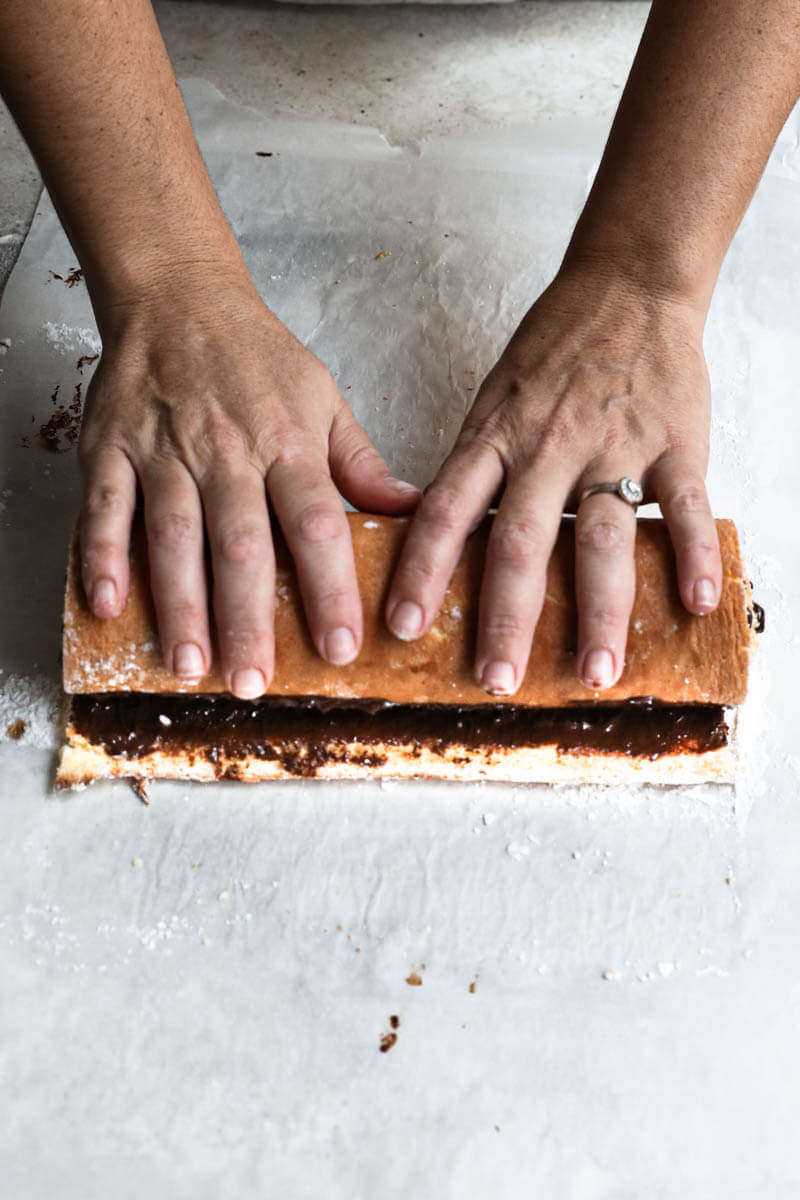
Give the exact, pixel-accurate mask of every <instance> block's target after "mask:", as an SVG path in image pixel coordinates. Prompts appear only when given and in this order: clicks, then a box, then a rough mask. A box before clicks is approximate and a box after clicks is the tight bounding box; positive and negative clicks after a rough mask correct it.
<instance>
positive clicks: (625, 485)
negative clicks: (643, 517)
mask: <svg viewBox="0 0 800 1200" xmlns="http://www.w3.org/2000/svg"><path fill="white" fill-rule="evenodd" d="M598 492H611V493H612V494H613V495H614V496H619V498H620V500H624V501H625V503H626V504H630V506H631V508H638V507H639V505H640V504H641V503H642V501H643V500H644V489H643V488H642V485H641V484H640V483H637V482H636V480H635V479H631V477H630V476H629V475H623V476H622V479H618V480H617V481H616V483H593V484H592V485H591V487H588V488H585V489H584V490H583V491H582V492H581V498H580V500H579V501H578V505H581V504H583V502H584V500H586V499H588V497H589V496H596V495H597V494H598Z"/></svg>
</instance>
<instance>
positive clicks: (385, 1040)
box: [381, 1033, 397, 1054]
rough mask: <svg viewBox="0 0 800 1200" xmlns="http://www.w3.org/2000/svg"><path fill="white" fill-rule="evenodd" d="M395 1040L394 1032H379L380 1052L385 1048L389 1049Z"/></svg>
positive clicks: (383, 1051)
mask: <svg viewBox="0 0 800 1200" xmlns="http://www.w3.org/2000/svg"><path fill="white" fill-rule="evenodd" d="M396 1041H397V1034H396V1033H382V1034H381V1054H385V1053H386V1051H387V1050H391V1048H392V1046H393V1045H394V1044H395V1042H396Z"/></svg>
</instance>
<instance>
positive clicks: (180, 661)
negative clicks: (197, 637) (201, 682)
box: [172, 642, 206, 680]
mask: <svg viewBox="0 0 800 1200" xmlns="http://www.w3.org/2000/svg"><path fill="white" fill-rule="evenodd" d="M172 669H173V672H174V674H175V675H179V676H180V678H181V679H187V680H189V679H201V678H202V676H203V675H204V674H205V670H206V664H205V660H204V659H203V651H202V650H201V649H200V647H199V646H197V645H195V643H194V642H181V644H180V645H179V646H176V647H175V652H174V654H173V655H172Z"/></svg>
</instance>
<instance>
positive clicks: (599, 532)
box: [576, 520, 627, 554]
mask: <svg viewBox="0 0 800 1200" xmlns="http://www.w3.org/2000/svg"><path fill="white" fill-rule="evenodd" d="M576 537H577V542H578V546H579V547H580V548H581V550H594V551H600V552H601V553H603V554H608V553H613V552H614V551H619V550H623V549H624V548H625V545H626V542H627V539H626V537H625V533H624V531H623V529H622V527H621V526H620V525H618V524H617V523H616V521H608V520H606V521H590V522H588V523H587V524H586V525H581V527H580V528H579V529H578V530H577V533H576Z"/></svg>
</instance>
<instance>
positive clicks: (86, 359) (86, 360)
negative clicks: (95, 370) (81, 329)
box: [75, 354, 100, 371]
mask: <svg viewBox="0 0 800 1200" xmlns="http://www.w3.org/2000/svg"><path fill="white" fill-rule="evenodd" d="M99 357H100V355H99V354H82V355H81V356H80V358H79V359H78V361H77V362H76V364H75V370H76V371H83V368H84V367H89V366H91V364H92V363H93V362H97V360H98V358H99Z"/></svg>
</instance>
